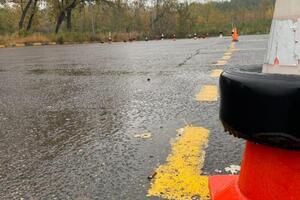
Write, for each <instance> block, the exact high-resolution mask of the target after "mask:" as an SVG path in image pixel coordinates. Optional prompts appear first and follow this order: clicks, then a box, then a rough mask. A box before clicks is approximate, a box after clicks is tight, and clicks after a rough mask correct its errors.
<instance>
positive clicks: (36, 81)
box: [0, 36, 267, 200]
mask: <svg viewBox="0 0 300 200" xmlns="http://www.w3.org/2000/svg"><path fill="white" fill-rule="evenodd" d="M230 45H231V40H230V38H223V39H220V38H210V39H202V40H177V41H175V42H174V41H171V40H164V41H151V42H134V43H114V44H85V45H66V46H47V47H44V46H42V47H26V48H9V49H0V163H1V165H0V185H1V187H0V199H21V198H23V199H25V200H27V199H80V200H81V199H109V200H112V199H147V198H149V199H156V198H159V197H146V196H147V194H148V190H149V188H150V187H151V184H150V181H149V180H148V178H147V177H148V176H149V175H150V174H151V173H153V171H155V170H156V169H157V167H158V166H161V165H163V164H166V163H167V158H168V156H169V154H171V152H172V145H171V141H172V140H174V139H175V138H176V130H177V129H179V128H182V127H185V126H186V125H189V124H192V125H194V126H196V127H203V128H204V129H207V130H209V132H210V136H209V141H208V147H207V148H206V149H205V151H206V154H205V155H206V156H205V162H204V163H203V165H204V166H203V169H202V172H203V173H202V175H203V176H206V175H211V174H220V173H221V174H224V173H227V172H226V171H225V168H226V167H228V166H230V165H239V164H240V160H241V154H242V149H243V141H241V140H238V139H236V138H233V137H232V136H229V135H228V134H225V133H224V132H223V129H222V126H221V125H220V122H219V120H218V101H215V102H199V101H197V100H196V99H195V96H196V95H197V94H198V93H199V91H200V90H201V88H203V86H205V85H215V86H217V84H218V78H217V77H215V76H214V77H211V73H212V72H213V70H220V69H222V67H226V66H227V65H241V66H242V65H253V64H262V63H263V58H264V55H265V52H266V45H267V36H244V37H241V38H240V42H239V43H237V44H236V45H235V48H236V50H235V51H232V55H231V54H230V55H231V58H230V59H228V60H226V63H227V64H224V63H221V64H222V66H218V65H217V63H218V61H219V60H220V59H222V57H223V56H224V53H226V52H227V51H228V48H230ZM228 55H229V54H228ZM145 133H147V137H137V135H143V134H145ZM149 133H151V134H149ZM199 162H200V161H199Z"/></svg>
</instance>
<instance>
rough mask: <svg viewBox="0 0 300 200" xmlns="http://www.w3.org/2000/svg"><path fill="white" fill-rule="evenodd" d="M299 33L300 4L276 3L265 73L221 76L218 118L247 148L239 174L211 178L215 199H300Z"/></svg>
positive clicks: (232, 72) (230, 71) (231, 71)
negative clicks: (241, 139) (245, 142)
mask: <svg viewBox="0 0 300 200" xmlns="http://www.w3.org/2000/svg"><path fill="white" fill-rule="evenodd" d="M232 32H233V34H232V36H233V41H234V40H237V36H238V35H237V30H235V29H233V30H232ZM299 34H300V6H299V0H289V1H286V0H277V1H276V6H275V14H274V19H273V23H272V29H271V34H270V41H269V46H268V52H267V57H266V62H265V64H264V66H263V73H261V72H260V70H261V68H255V70H253V69H254V68H253V69H252V68H249V70H248V71H247V69H248V68H247V67H244V68H243V70H239V69H238V68H237V67H235V68H231V69H229V68H227V69H225V70H224V72H223V73H222V75H221V77H220V93H221V105H220V119H221V121H222V123H223V125H224V127H225V129H226V130H227V131H229V132H230V133H231V134H232V135H234V136H237V137H239V138H244V139H246V140H247V144H246V150H245V153H244V157H243V161H242V165H241V172H240V175H239V176H233V175H224V176H211V177H209V188H210V193H211V198H212V200H300V126H299V122H298V118H299V111H300V102H299V99H300V93H299V91H300V85H299V83H300V76H288V75H287V74H294V75H295V74H298V75H300V64H299V63H300V62H299V59H300V44H299V42H298V41H299V39H300V38H299V39H298V37H299ZM270 73H276V75H274V74H270ZM282 74H284V75H282Z"/></svg>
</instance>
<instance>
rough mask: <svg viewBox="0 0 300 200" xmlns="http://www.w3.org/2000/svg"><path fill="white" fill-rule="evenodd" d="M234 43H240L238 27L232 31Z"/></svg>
mask: <svg viewBox="0 0 300 200" xmlns="http://www.w3.org/2000/svg"><path fill="white" fill-rule="evenodd" d="M232 41H233V42H238V41H239V34H238V30H237V28H236V27H234V28H233V29H232Z"/></svg>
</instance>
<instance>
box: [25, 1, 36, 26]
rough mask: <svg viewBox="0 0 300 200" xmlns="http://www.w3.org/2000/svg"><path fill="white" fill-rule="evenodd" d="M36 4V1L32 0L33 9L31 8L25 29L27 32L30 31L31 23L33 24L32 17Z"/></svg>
mask: <svg viewBox="0 0 300 200" xmlns="http://www.w3.org/2000/svg"><path fill="white" fill-rule="evenodd" d="M37 3H38V0H34V4H33V8H32V11H31V15H30V18H29V21H28V24H27V28H26V30H27V31H29V30H30V29H31V26H32V22H33V17H34V15H35V12H36V6H37Z"/></svg>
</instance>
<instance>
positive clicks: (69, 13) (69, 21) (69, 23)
mask: <svg viewBox="0 0 300 200" xmlns="http://www.w3.org/2000/svg"><path fill="white" fill-rule="evenodd" d="M67 30H68V31H69V32H71V31H72V9H69V10H67Z"/></svg>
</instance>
